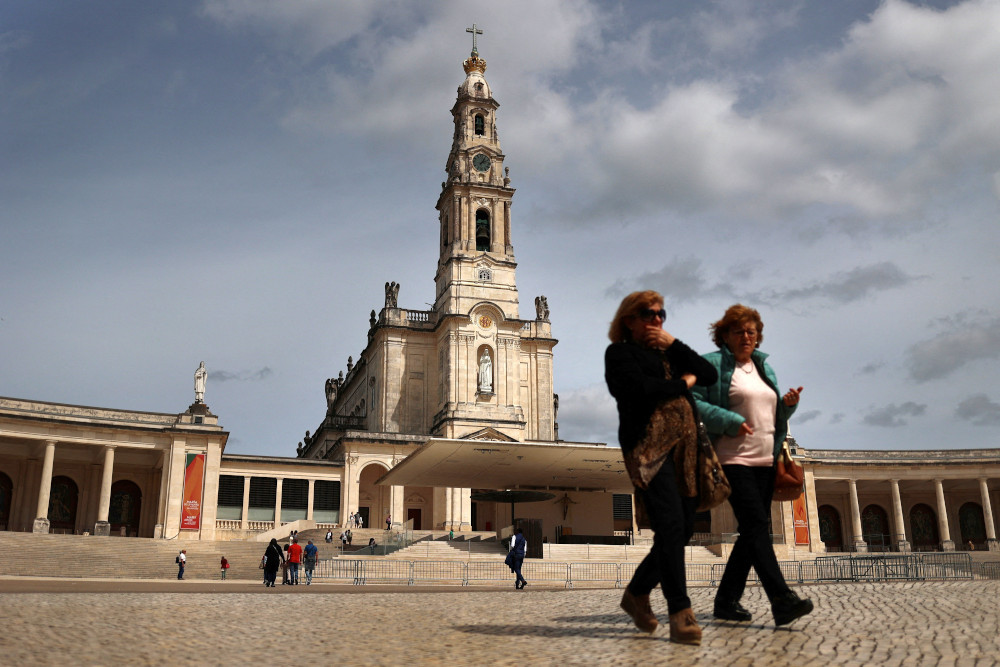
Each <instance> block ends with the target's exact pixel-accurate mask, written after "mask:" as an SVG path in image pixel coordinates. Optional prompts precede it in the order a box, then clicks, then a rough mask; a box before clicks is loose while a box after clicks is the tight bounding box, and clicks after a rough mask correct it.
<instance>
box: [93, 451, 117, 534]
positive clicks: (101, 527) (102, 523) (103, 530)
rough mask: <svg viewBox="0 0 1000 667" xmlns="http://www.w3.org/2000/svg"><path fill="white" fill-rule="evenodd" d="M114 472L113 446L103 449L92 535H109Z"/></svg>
mask: <svg viewBox="0 0 1000 667" xmlns="http://www.w3.org/2000/svg"><path fill="white" fill-rule="evenodd" d="M114 472H115V448H114V446H113V445H107V446H105V447H104V468H103V470H102V471H101V495H100V497H99V498H98V501H97V523H95V524H94V535H105V536H107V535H111V524H110V523H108V514H109V512H110V510H111V479H112V476H113V475H114Z"/></svg>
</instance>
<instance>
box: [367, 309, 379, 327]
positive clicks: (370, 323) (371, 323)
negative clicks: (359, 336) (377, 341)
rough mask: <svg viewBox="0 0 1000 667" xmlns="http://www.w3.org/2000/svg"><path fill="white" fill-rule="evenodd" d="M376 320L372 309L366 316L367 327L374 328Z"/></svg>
mask: <svg viewBox="0 0 1000 667" xmlns="http://www.w3.org/2000/svg"><path fill="white" fill-rule="evenodd" d="M377 322H378V320H376V319H375V311H374V310H373V311H372V314H371V315H369V316H368V328H369V329H374V328H375V324H376V323H377Z"/></svg>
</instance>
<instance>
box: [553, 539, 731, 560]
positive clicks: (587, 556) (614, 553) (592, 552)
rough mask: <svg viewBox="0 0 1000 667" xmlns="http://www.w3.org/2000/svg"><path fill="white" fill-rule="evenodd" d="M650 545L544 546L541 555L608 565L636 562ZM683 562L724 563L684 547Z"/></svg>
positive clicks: (707, 553) (695, 548)
mask: <svg viewBox="0 0 1000 667" xmlns="http://www.w3.org/2000/svg"><path fill="white" fill-rule="evenodd" d="M651 547H652V543H650V544H545V545H543V547H542V555H543V557H544V558H545V560H552V561H560V562H567V563H576V562H580V561H588V560H594V561H603V562H609V563H624V562H638V561H641V560H642V559H643V558H645V557H646V554H648V553H649V550H650V548H651ZM684 560H685V561H686V562H688V563H721V562H724V561H723V560H722V559H721V558H719V557H718V556H716V555H715V554H714V553H712V552H711V551H709V550H708V549H706V548H705V547H700V546H687V547H684Z"/></svg>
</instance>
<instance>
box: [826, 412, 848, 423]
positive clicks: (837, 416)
mask: <svg viewBox="0 0 1000 667" xmlns="http://www.w3.org/2000/svg"><path fill="white" fill-rule="evenodd" d="M846 416H847V415H845V414H844V413H843V412H835V413H833V414H832V415H830V423H831V424H839V423H841V422H842V421H844V418H845V417H846Z"/></svg>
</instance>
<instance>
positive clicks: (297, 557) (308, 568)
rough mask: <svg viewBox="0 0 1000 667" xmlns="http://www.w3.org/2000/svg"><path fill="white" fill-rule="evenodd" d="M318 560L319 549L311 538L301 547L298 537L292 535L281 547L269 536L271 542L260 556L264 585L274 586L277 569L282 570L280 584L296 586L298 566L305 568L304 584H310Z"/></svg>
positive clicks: (298, 580)
mask: <svg viewBox="0 0 1000 667" xmlns="http://www.w3.org/2000/svg"><path fill="white" fill-rule="evenodd" d="M318 561H319V549H318V548H317V547H316V545H315V544H313V541H312V540H307V544H306V546H305V547H303V546H302V545H301V544H299V540H298V537H292V538H291V539H290V540H289V542H288V544H286V545H285V546H284V549H282V547H281V546H279V545H278V540H277V539H275V538H271V542H270V543H269V544H268V545H267V549H265V550H264V556H263V558H261V567H262V568H263V569H264V586H265V587H271V588H274V586H275V581H276V580H277V578H278V569H279V568H281V570H282V577H281V579H282V581H281V585H282V586H285V585H289V586H297V585H298V584H299V582H300V576H299V566H300V565H301V566H302V569H303V570H305V580H306V586H309V585H310V584H312V578H313V571H314V570H315V569H316V563H317V562H318Z"/></svg>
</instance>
